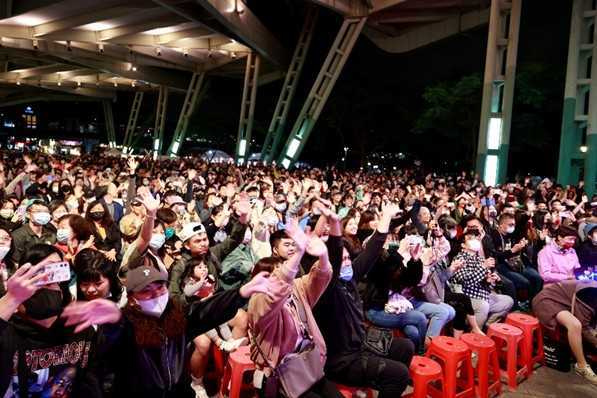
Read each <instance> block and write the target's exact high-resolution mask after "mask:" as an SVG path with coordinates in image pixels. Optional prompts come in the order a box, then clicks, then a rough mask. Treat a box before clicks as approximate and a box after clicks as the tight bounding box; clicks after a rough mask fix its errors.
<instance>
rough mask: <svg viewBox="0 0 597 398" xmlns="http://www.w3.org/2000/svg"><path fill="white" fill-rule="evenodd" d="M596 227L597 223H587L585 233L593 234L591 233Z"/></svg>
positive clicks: (587, 234)
mask: <svg viewBox="0 0 597 398" xmlns="http://www.w3.org/2000/svg"><path fill="white" fill-rule="evenodd" d="M595 228H597V224H594V223H592V224H587V225H585V227H584V233H585V235H586V236H589V235H591V233H592V232H593V231H594V230H595Z"/></svg>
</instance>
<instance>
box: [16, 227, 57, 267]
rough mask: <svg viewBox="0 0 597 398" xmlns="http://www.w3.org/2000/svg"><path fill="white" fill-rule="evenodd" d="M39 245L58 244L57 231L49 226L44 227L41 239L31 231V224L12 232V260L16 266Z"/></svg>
mask: <svg viewBox="0 0 597 398" xmlns="http://www.w3.org/2000/svg"><path fill="white" fill-rule="evenodd" d="M38 243H45V244H48V245H53V244H54V243H56V231H55V230H54V229H53V228H51V227H50V226H49V225H44V226H43V227H42V232H41V237H40V236H37V235H35V233H33V231H32V230H31V227H30V226H29V224H25V225H23V226H22V227H20V228H18V229H16V230H14V231H13V232H12V249H11V253H12V254H11V260H12V261H13V263H14V264H19V262H20V261H21V259H22V258H23V257H24V255H25V253H27V251H29V249H31V247H33V246H34V245H36V244H38Z"/></svg>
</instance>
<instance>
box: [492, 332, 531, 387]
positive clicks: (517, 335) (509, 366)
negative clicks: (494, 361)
mask: <svg viewBox="0 0 597 398" xmlns="http://www.w3.org/2000/svg"><path fill="white" fill-rule="evenodd" d="M487 337H490V338H491V339H492V340H493V341H494V342H495V345H496V347H497V351H498V355H500V356H502V357H503V355H504V354H505V356H506V369H505V376H506V377H507V380H508V387H510V389H511V390H516V388H517V386H518V376H526V374H527V367H526V366H524V365H523V366H521V367H518V355H519V354H518V352H519V351H521V353H522V341H523V336H522V330H520V329H519V328H517V327H516V326H512V325H506V324H505V323H492V324H491V325H489V328H488V330H487ZM504 348H505V351H504ZM502 370H504V369H502ZM502 374H504V372H502Z"/></svg>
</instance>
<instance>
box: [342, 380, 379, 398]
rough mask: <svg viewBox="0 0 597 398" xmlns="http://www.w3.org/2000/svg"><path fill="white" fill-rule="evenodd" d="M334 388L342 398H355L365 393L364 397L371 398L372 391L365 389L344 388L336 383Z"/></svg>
mask: <svg viewBox="0 0 597 398" xmlns="http://www.w3.org/2000/svg"><path fill="white" fill-rule="evenodd" d="M336 388H337V389H338V391H339V392H340V394H342V395H343V396H344V398H353V397H356V396H357V394H358V393H361V392H362V393H365V394H366V395H364V396H365V397H367V398H373V390H371V389H370V388H365V387H351V386H345V385H344V384H338V383H336Z"/></svg>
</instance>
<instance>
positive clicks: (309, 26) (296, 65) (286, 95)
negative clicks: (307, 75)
mask: <svg viewBox="0 0 597 398" xmlns="http://www.w3.org/2000/svg"><path fill="white" fill-rule="evenodd" d="M318 15H319V9H318V8H317V7H315V6H312V7H309V8H308V9H307V14H306V15H305V21H304V23H303V29H302V31H301V34H300V35H299V39H298V43H297V44H296V48H295V50H294V54H293V55H292V60H291V61H290V66H289V67H288V72H287V73H286V77H285V79H284V84H283V86H282V91H281V92H280V97H279V98H278V103H277V104H276V109H275V110H274V115H273V117H272V121H271V122H270V125H269V128H268V129H267V135H266V136H265V141H264V142H263V148H262V149H261V159H262V160H265V161H266V162H268V163H269V162H271V161H272V160H273V159H274V157H275V156H276V155H277V153H278V150H279V146H280V139H281V138H282V134H284V127H285V125H286V119H287V118H288V110H289V109H290V103H291V102H292V99H293V98H294V94H295V92H296V87H297V85H298V81H299V79H300V76H301V72H302V70H303V65H304V64H305V59H306V57H307V52H308V51H309V46H310V45H311V39H312V38H313V31H314V30H315V24H316V22H317V16H318Z"/></svg>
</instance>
